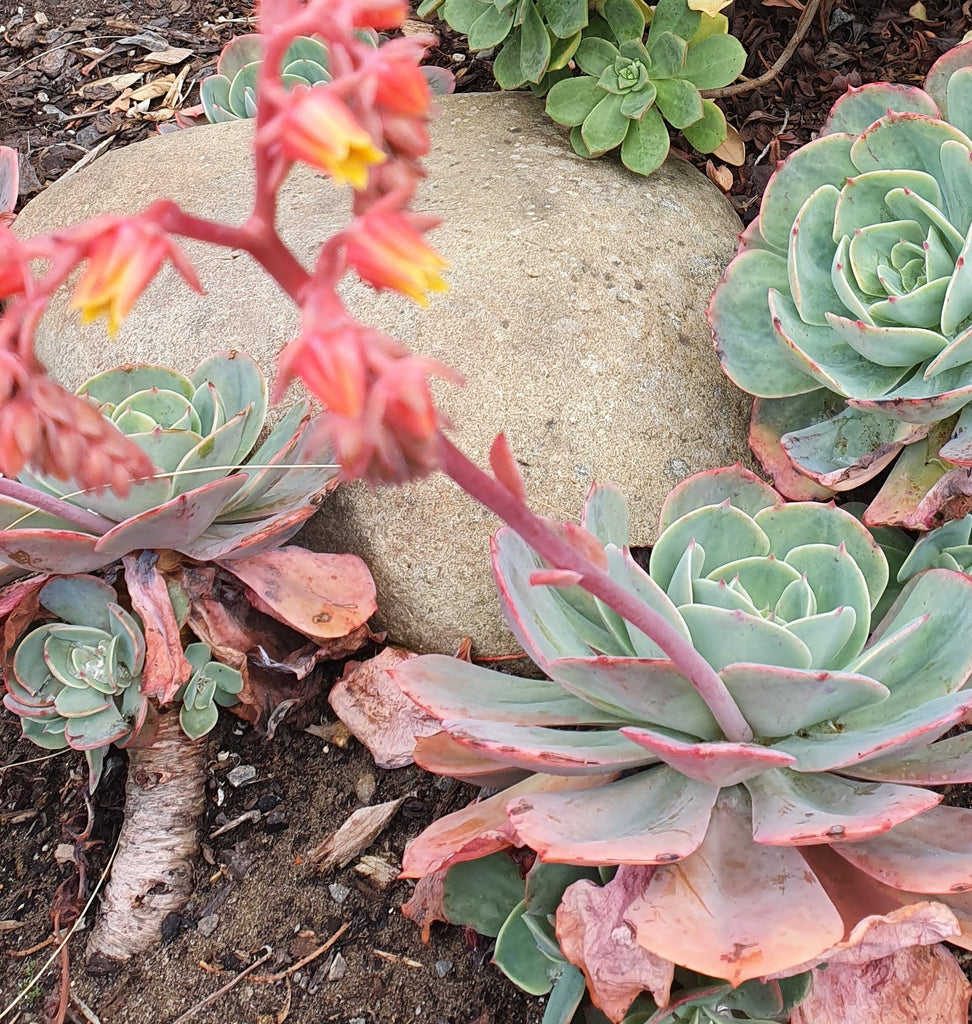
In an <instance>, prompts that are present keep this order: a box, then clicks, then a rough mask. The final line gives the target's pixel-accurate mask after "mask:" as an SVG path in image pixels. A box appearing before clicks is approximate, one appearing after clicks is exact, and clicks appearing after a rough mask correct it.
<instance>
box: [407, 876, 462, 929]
mask: <svg viewBox="0 0 972 1024" xmlns="http://www.w3.org/2000/svg"><path fill="white" fill-rule="evenodd" d="M445 876H446V871H445V868H443V869H442V870H440V871H434V872H433V873H432V874H431V875H426V876H425V877H424V878H420V879H419V880H418V882H416V883H415V891H414V892H413V893H412V898H411V899H410V900H409V901H408V902H407V903H404V904H403V905H402V913H403V914H404V915H405V916H406V917H407V918H408V919H409V920H410V921H414V922H415V923H416V924H417V925H418V926H419V927H420V928H421V929H422V941H423V942H424V943H425V944H426V945H428V944H429V939H430V938H431V937H432V925H433V924H435V922H436V921H441V922H442V923H443V924H449V923H450V922H449V918H448V917H446V912H445V902H444V901H445V891H444V884H443V883H444V882H445Z"/></svg>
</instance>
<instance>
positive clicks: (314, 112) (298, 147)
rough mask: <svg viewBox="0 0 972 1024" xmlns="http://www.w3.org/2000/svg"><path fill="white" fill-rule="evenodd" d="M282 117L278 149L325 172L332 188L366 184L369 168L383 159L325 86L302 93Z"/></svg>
mask: <svg viewBox="0 0 972 1024" xmlns="http://www.w3.org/2000/svg"><path fill="white" fill-rule="evenodd" d="M293 97H294V98H293V100H292V101H291V102H290V103H289V104H288V106H287V108H286V109H285V110H284V112H283V114H282V115H281V117H282V121H281V125H280V128H279V132H280V147H281V149H282V150H283V152H284V153H285V154H286V155H287V156H288V157H290V158H291V159H292V160H300V161H301V162H302V163H305V164H309V165H310V166H311V167H316V168H318V169H319V170H322V171H326V172H327V173H328V174H329V175H330V176H331V178H332V179H333V181H334V184H335V185H344V184H346V183H348V182H350V184H351V185H352V187H354V188H355V189H363V188H365V186H366V185H367V184H368V168H369V167H370V166H371V165H373V164H380V163H382V162H383V161H384V160H385V159H387V158H386V155H385V153H383V152H382V151H381V150H380V149H379V148H378V147H377V146H376V145H375V143H374V140H373V139H372V137H371V136H370V135H369V134H368V133H367V132H366V131H365V129H364V128H362V127H361V125H360V124H359V123H358V122H357V121H356V120H355V118H354V115H353V114H352V113H351V111H350V110H349V109H348V108H347V106H345V104H344V103H342V102H341V100H339V99H338V98H337V97H336V96H334V95H333V93H332V92H331V90H330V88H329V87H328V86H327V85H318V86H315V87H314V88H312V89H308V90H306V91H305V92H303V93H298V92H297V90H296V89H295V90H294V93H293Z"/></svg>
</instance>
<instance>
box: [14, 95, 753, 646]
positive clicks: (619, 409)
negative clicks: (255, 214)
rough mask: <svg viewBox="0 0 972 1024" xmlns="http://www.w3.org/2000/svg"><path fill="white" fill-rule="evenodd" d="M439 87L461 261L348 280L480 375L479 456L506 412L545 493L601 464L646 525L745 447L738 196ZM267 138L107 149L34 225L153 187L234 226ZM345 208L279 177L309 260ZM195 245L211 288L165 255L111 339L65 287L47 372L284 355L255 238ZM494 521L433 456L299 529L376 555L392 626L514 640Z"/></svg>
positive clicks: (281, 308) (364, 301) (365, 302)
mask: <svg viewBox="0 0 972 1024" xmlns="http://www.w3.org/2000/svg"><path fill="white" fill-rule="evenodd" d="M439 105H440V113H439V115H438V117H437V119H436V121H435V123H434V126H433V156H432V157H431V159H430V160H429V172H430V173H429V179H428V181H427V182H426V183H425V184H424V186H423V189H422V192H421V195H420V201H419V204H418V205H419V206H420V207H421V208H422V209H425V210H427V211H429V212H431V213H434V214H436V215H437V216H440V217H442V218H443V219H444V224H443V226H442V227H441V228H440V229H438V230H437V231H436V232H435V234H434V236H433V241H434V244H435V245H436V247H437V248H438V249H439V251H440V252H442V253H443V255H444V256H446V257H447V258H448V259H449V260H450V261H451V263H452V267H451V269H450V271H449V272H448V277H449V280H450V282H451V285H452V290H451V291H450V292H449V293H448V294H445V295H440V296H437V297H436V298H435V299H434V300H433V303H432V306H431V308H430V309H428V310H421V309H419V308H417V307H415V306H414V305H412V304H409V303H407V302H406V300H403V299H400V298H398V297H397V296H389V295H383V296H376V295H374V294H373V293H371V292H370V291H368V290H366V289H365V288H364V287H362V286H360V285H356V284H352V285H349V286H348V288H347V292H346V295H347V298H348V302H349V305H350V306H351V307H352V309H353V310H354V311H355V313H356V314H357V315H359V316H360V317H362V318H363V319H364V320H366V321H368V322H371V323H374V324H376V325H378V326H380V327H382V328H383V329H385V330H387V331H389V332H390V333H392V334H394V335H395V336H397V337H399V338H401V339H402V340H403V341H405V342H406V343H407V344H409V345H410V346H411V347H412V348H413V349H414V350H416V351H419V352H422V353H424V354H426V355H430V356H434V357H436V358H439V359H441V360H443V361H445V362H447V363H449V364H450V365H452V366H454V367H455V368H457V369H458V370H459V371H460V372H461V373H462V374H464V375H465V377H466V379H467V381H468V383H467V385H466V387H465V388H456V387H453V386H441V387H438V391H439V394H440V395H441V398H442V402H443V405H444V407H445V409H446V410H447V411H448V413H449V415H450V417H451V418H452V420H453V422H454V423H455V425H456V430H455V433H454V439H455V440H456V442H457V443H458V445H459V446H460V447H461V448H463V449H464V450H465V451H466V452H467V453H469V454H470V455H471V456H472V457H473V458H475V459H476V460H478V461H480V462H484V461H485V459H486V455H487V452H488V449H489V444H490V442H491V440H492V438H493V437H494V436H495V434H496V433H497V432H498V431H500V430H504V431H505V432H506V435H507V437H508V439H509V442H510V445H511V446H512V449H513V451H514V453H515V454H516V456H517V458H518V459H519V460H520V462H521V464H522V469H523V474H524V477H525V479H526V483H527V487H528V490H529V494H530V498H531V503H532V505H533V507H534V508H535V509H537V510H538V511H540V512H542V513H543V514H546V515H551V516H558V517H575V516H576V515H577V514H578V513H579V510H580V505H581V502H582V500H583V497H584V494H585V493H586V491H587V489H588V487H589V486H590V484H591V482H592V481H593V480H595V479H602V480H612V481H614V482H615V483H617V484H619V485H620V486H621V487H622V489H623V490H624V492H625V494H626V495H627V497H628V500H629V503H630V507H631V511H632V523H633V528H634V533H635V539H636V540H637V541H638V542H640V543H646V542H648V541H650V540H651V539H652V538H653V535H654V526H655V521H656V518H657V514H658V509H659V507H660V504H661V501H662V499H663V497H664V495H665V494H666V493H667V491H668V490H669V489H670V488H671V487H672V486H673V485H674V484H675V483H676V482H678V481H679V480H680V479H682V478H683V477H685V476H686V475H688V474H689V473H692V472H695V471H697V470H701V469H705V468H707V467H711V466H717V465H723V464H726V463H729V462H733V461H736V460H737V459H743V460H745V459H746V458H747V457H748V450H747V446H746V423H747V413H748V400H747V399H746V397H745V396H743V395H741V394H739V393H737V392H736V391H735V390H734V389H733V388H732V387H731V386H730V385H729V383H728V381H727V380H726V379H725V378H724V377H723V376H722V373H721V371H720V370H719V366H718V362H717V360H716V357H715V354H714V352H713V349H712V343H711V340H710V338H709V333H708V329H707V327H706V325H705V321H704V317H703V310H704V308H705V305H706V302H707V300H708V296H709V293H710V291H711V290H712V288H713V287H714V285H715V283H716V281H717V280H718V278H719V275H720V274H721V272H722V270H723V268H724V266H725V264H726V263H727V262H728V260H729V259H730V257H731V256H732V254H733V252H734V251H735V246H736V239H735V233H736V232H737V231H738V230H739V223H738V221H737V219H736V217H735V214H734V213H733V211H732V210H731V208H730V206H729V204H728V203H727V202H726V200H725V199H724V197H723V196H722V194H721V193H720V192H719V191H718V190H717V189H716V188H715V187H714V186H713V185H712V184H711V183H710V182H709V181H708V180H707V179H706V178H704V177H703V176H702V175H700V174H699V173H698V172H697V171H696V170H695V169H694V168H692V167H691V166H690V165H688V164H686V163H684V162H682V161H679V160H675V159H670V160H669V162H668V163H666V164H665V166H664V167H663V168H662V169H661V170H659V171H658V172H657V173H656V174H655V175H653V176H652V177H651V178H648V179H644V178H638V177H636V176H634V175H631V174H629V173H628V172H626V171H625V170H624V169H623V168H622V167H621V165H620V163H618V162H617V161H616V160H615V159H613V158H611V157H608V158H606V159H602V160H597V161H585V160H582V159H581V158H579V157H577V156H575V155H574V154H573V153H572V152H571V150H570V147H569V144H568V143H567V140H566V133H565V132H564V130H563V129H561V128H560V127H558V126H557V125H554V124H552V123H551V122H550V121H549V120H548V119H547V118H546V117H545V115H544V113H543V109H542V104H541V103H540V102H539V101H537V100H535V99H534V98H533V97H531V96H528V95H524V94H512V95H511V94H505V95H504V94H500V93H490V94H483V95H464V96H448V97H444V98H441V99H440V101H439ZM251 137H252V125H251V124H250V123H249V122H237V123H231V124H222V125H213V126H207V127H204V128H197V129H192V130H190V131H187V132H182V133H179V134H175V135H167V136H163V137H159V138H156V139H151V140H148V141H146V142H142V143H138V144H137V145H133V146H129V147H127V148H125V149H123V150H120V151H118V152H112V153H108V154H106V155H105V156H104V157H102V158H101V159H99V160H97V161H96V162H95V163H93V164H91V165H90V166H88V167H86V168H85V169H84V170H83V171H82V172H80V173H78V174H76V175H73V176H71V177H70V178H68V179H66V180H64V181H63V182H59V183H56V184H54V185H53V186H51V187H50V188H49V189H47V190H46V191H45V192H44V193H42V194H41V195H40V196H38V197H37V198H36V199H35V200H34V201H33V202H32V203H30V204H29V205H28V206H27V208H26V209H25V210H24V212H23V214H22V215H21V217H20V218H19V220H18V221H17V225H16V227H17V230H18V232H20V233H21V234H32V233H35V232H39V231H46V230H50V229H52V228H54V227H55V226H58V225H60V224H65V223H71V222H75V221H78V220H81V219H83V218H85V217H88V216H92V215H94V214H97V213H102V212H106V211H116V212H122V211H124V212H128V211H134V210H137V209H140V208H141V207H143V206H145V205H146V204H147V203H148V202H150V201H151V200H152V199H154V198H157V197H158V196H160V195H168V196H170V197H172V198H174V199H176V200H177V201H178V202H180V203H182V204H183V205H184V206H185V207H186V208H187V209H189V210H191V211H193V212H195V213H198V214H202V215H206V216H210V217H214V218H217V219H222V220H226V221H229V222H232V223H239V222H240V221H242V220H243V219H244V217H245V215H246V211H247V208H248V203H249V202H250V197H251V190H252V184H251V180H252V179H251V174H250V167H249V162H248V155H247V154H248V147H249V144H250V140H251ZM346 209H347V196H346V194H344V193H343V192H340V191H337V190H335V189H334V188H332V186H331V185H330V184H329V183H328V182H327V181H325V180H323V179H321V178H319V177H316V176H315V175H313V174H311V173H309V172H306V171H300V172H297V173H295V174H294V175H293V176H292V178H291V179H290V180H289V181H288V183H287V184H286V186H285V187H284V190H283V192H282V196H281V204H280V224H281V231H282V234H283V236H284V237H285V238H286V239H287V241H288V242H289V243H290V244H291V245H292V246H293V247H294V249H295V251H296V252H297V254H298V256H299V257H300V258H301V259H302V260H304V261H305V262H309V261H310V259H311V258H312V254H313V253H314V251H315V247H316V245H317V244H318V243H319V241H320V240H321V239H322V238H324V237H326V236H327V235H328V233H329V232H331V231H332V230H333V229H334V228H335V227H336V226H337V225H339V224H340V223H342V222H343V219H344V217H345V216H346ZM186 251H187V252H188V254H189V256H190V258H191V259H192V260H193V262H194V264H195V265H196V267H197V269H198V272H199V274H200V277H201V278H202V280H203V283H204V284H205V286H206V287H207V289H208V291H209V293H210V294H209V295H207V296H205V297H200V296H197V295H194V294H193V293H191V292H189V291H188V290H187V289H186V288H185V286H184V285H183V284H182V283H181V282H180V281H179V279H178V278H177V277H176V276H175V274H174V273H173V272H171V271H170V270H166V271H165V272H163V273H162V274H161V275H160V276H159V278H158V279H157V280H156V282H155V283H154V284H153V285H152V286H151V288H150V290H149V291H148V292H147V294H146V295H145V296H144V297H143V299H142V300H141V302H140V303H139V305H138V306H137V308H136V309H135V311H134V312H133V313H132V315H131V317H130V318H129V320H128V321H126V323H125V324H124V326H123V328H122V330H121V331H120V332H119V334H118V335H117V337H116V338H115V339H114V340H111V341H109V340H108V339H107V338H106V336H105V333H104V330H103V327H101V325H97V324H96V325H91V326H88V327H86V328H85V327H81V325H80V324H79V323H78V321H77V319H76V317H75V316H74V315H72V314H71V313H70V312H69V311H68V309H67V301H66V296H65V299H64V301H62V302H59V303H58V304H57V305H55V307H54V308H52V310H51V311H50V313H49V315H48V317H47V318H46V320H45V322H44V324H43V326H42V330H41V335H40V344H39V352H40V354H41V357H42V358H43V359H44V360H45V361H46V362H47V364H48V365H49V366H50V368H51V370H52V372H53V373H54V375H55V376H56V377H57V378H58V379H59V380H61V381H62V382H64V383H66V384H71V385H75V386H76V385H77V384H78V383H80V382H81V381H82V380H83V379H85V378H86V377H87V376H89V375H91V374H92V373H94V372H96V371H98V370H101V369H104V368H106V367H108V366H111V365H115V364H116V363H119V362H124V361H129V360H149V361H161V362H165V363H168V364H170V365H174V366H176V367H178V368H180V369H184V370H189V369H191V368H192V367H193V366H194V365H195V364H196V362H197V361H198V360H199V359H200V358H201V357H203V356H204V355H206V354H208V353H210V352H212V351H214V350H218V349H222V348H239V349H244V350H246V351H248V352H249V353H250V354H251V355H253V356H254V358H256V359H257V360H258V361H259V362H260V363H261V364H262V365H263V366H264V367H265V368H266V369H267V371H268V372H272V368H273V364H274V358H275V355H276V353H277V352H278V350H279V349H280V347H281V346H282V345H283V344H284V343H285V342H286V341H287V340H289V338H290V337H291V336H292V334H293V331H294V329H295V325H296V316H295V314H294V311H293V310H292V309H291V308H290V307H289V305H288V304H287V302H286V301H285V300H284V299H283V297H282V296H281V295H280V294H279V293H278V292H277V291H276V288H275V286H274V285H273V284H272V283H271V282H270V280H269V279H268V278H265V277H264V276H263V275H262V274H260V273H259V272H258V271H257V269H256V268H255V267H254V266H253V265H252V264H251V263H250V261H249V259H248V257H246V256H245V255H243V254H240V253H231V252H226V251H219V250H215V249H208V248H205V247H202V246H199V245H196V244H194V243H189V244H187V245H186ZM495 527H496V522H495V520H494V519H493V518H492V517H491V516H490V515H488V514H487V513H485V512H483V511H482V510H481V509H480V508H478V507H477V506H476V504H475V503H474V502H472V501H471V500H470V499H468V498H467V497H466V496H465V495H463V494H462V493H461V492H459V491H458V489H457V488H456V487H455V486H454V485H453V484H452V483H451V481H449V480H448V479H446V478H444V477H442V476H437V477H434V478H432V479H430V480H426V481H423V482H421V483H417V484H412V485H409V486H407V487H403V488H400V489H393V490H378V491H372V490H369V489H368V488H366V487H363V486H360V485H354V486H348V487H345V488H343V489H339V491H338V492H337V493H336V494H335V495H334V497H333V498H332V499H331V500H330V501H329V503H328V504H327V505H326V506H325V508H324V510H323V511H322V512H321V513H320V514H319V515H318V516H317V517H316V518H315V520H314V521H313V522H312V524H311V525H310V526H309V527H308V528H307V529H306V530H305V531H304V533H303V535H302V540H303V542H304V543H308V544H310V545H311V546H315V547H318V548H320V549H323V550H346V551H354V552H357V553H359V554H361V555H362V556H363V557H364V558H365V559H366V560H367V561H368V562H369V564H370V566H371V568H372V571H373V573H374V575H375V578H376V581H377V583H378V591H379V606H380V609H381V612H380V618H379V621H380V624H381V625H382V626H384V627H385V628H387V629H388V631H389V634H390V636H391V638H392V639H394V640H396V641H398V642H399V643H402V644H404V645H406V646H411V647H413V648H414V649H419V650H440V651H450V650H451V649H452V648H453V647H454V646H455V645H456V644H457V643H458V641H459V640H460V639H461V638H462V637H463V636H464V635H466V634H468V635H470V636H472V637H473V640H474V642H475V645H476V649H477V650H479V651H481V652H484V653H501V652H503V651H506V650H511V649H513V640H512V637H511V636H510V634H509V633H508V632H507V630H506V628H505V625H504V623H503V622H502V619H501V617H500V614H499V611H498V606H497V603H496V599H495V594H494V589H493V584H492V579H491V574H490V569H489V556H488V538H489V535H490V533H491V532H492V531H493V529H495Z"/></svg>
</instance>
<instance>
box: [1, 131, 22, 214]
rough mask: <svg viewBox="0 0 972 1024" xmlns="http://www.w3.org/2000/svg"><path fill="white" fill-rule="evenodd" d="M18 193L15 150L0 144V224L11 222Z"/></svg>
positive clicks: (17, 168)
mask: <svg viewBox="0 0 972 1024" xmlns="http://www.w3.org/2000/svg"><path fill="white" fill-rule="evenodd" d="M19 193H20V166H19V163H18V157H17V150H15V149H11V148H10V146H0V224H10V223H12V222H13V210H14V207H15V206H16V205H17V196H18V195H19Z"/></svg>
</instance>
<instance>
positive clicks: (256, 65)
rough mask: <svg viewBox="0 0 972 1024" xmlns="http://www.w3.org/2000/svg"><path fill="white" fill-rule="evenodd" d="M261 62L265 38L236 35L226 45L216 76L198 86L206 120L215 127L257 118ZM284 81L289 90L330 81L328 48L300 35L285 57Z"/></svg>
mask: <svg viewBox="0 0 972 1024" xmlns="http://www.w3.org/2000/svg"><path fill="white" fill-rule="evenodd" d="M262 63H263V36H261V35H248V36H237V37H236V38H235V39H231V40H230V41H229V42H228V43H227V44H226V46H225V47H224V48H223V52H222V53H221V54H220V55H219V60H218V61H217V64H216V74H215V75H210V77H209V78H204V79H203V81H202V83H201V84H200V86H199V99H200V100H201V102H202V106H203V110H204V111H205V114H206V119H207V120H209V121H211V122H213V123H214V124H215V123H217V122H219V121H239V120H243V119H245V118H250V117H256V109H257V97H256V82H257V73H258V72H259V70H260V65H261V64H262ZM281 79H282V81H283V84H284V86H285V88H288V89H293V88H294V86H297V85H307V86H311V85H317V84H318V82H329V81H330V80H331V72H330V71H329V70H328V53H327V47H326V46H325V45H324V44H323V43H322V42H321V41H320V40H319V39H314V38H313V37H312V36H298V37H297V38H296V39H295V40H294V41H293V42H292V43H291V44H290V46H289V47H288V49H287V52H286V54H285V55H284V59H283V68H282V70H281Z"/></svg>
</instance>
